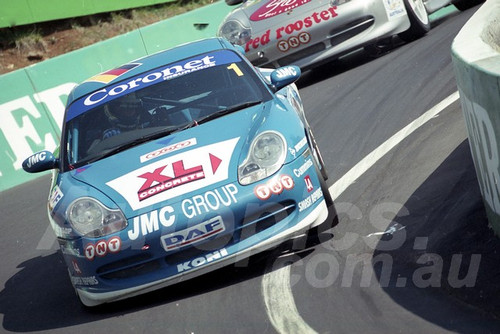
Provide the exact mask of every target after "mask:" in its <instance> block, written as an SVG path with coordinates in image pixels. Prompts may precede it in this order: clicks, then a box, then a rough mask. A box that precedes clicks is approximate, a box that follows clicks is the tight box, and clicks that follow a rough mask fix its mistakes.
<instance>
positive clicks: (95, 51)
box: [0, 1, 231, 191]
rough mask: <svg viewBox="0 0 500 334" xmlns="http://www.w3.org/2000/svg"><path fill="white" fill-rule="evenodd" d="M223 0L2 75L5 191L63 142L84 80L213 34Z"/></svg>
mask: <svg viewBox="0 0 500 334" xmlns="http://www.w3.org/2000/svg"><path fill="white" fill-rule="evenodd" d="M230 10H231V7H229V6H227V5H226V4H225V2H224V1H219V2H216V3H214V4H212V5H209V6H205V7H202V8H200V9H197V10H195V11H192V12H188V13H185V14H182V15H179V16H176V17H173V18H171V19H168V20H165V21H162V22H158V23H156V24H153V25H150V26H147V27H144V28H140V29H138V30H135V31H133V32H130V33H127V34H125V35H121V36H118V37H115V38H112V39H109V40H106V41H103V42H100V43H97V44H94V45H92V46H89V47H86V48H83V49H80V50H77V51H73V52H70V53H68V54H65V55H62V56H59V57H56V58H53V59H49V60H46V61H44V62H41V63H38V64H36V65H33V66H30V67H27V68H24V69H21V70H17V71H14V72H11V73H7V74H4V75H1V76H0V92H1V94H0V191H2V190H6V189H9V188H11V187H14V186H16V185H18V184H21V183H23V182H26V181H29V180H31V179H33V178H35V177H38V176H39V175H37V174H28V173H25V172H24V171H23V170H22V168H21V163H22V161H23V160H24V159H25V158H26V157H28V156H29V155H31V154H33V153H35V152H37V151H40V150H44V149H47V150H53V149H54V148H55V147H56V145H57V144H58V142H59V138H60V132H61V126H62V118H63V114H64V106H65V103H66V100H67V95H68V93H69V92H70V90H71V89H72V88H73V87H74V86H75V85H76V84H77V83H79V82H82V81H84V80H85V79H87V78H89V77H91V76H92V75H95V74H97V73H100V72H103V71H105V70H108V69H110V68H113V67H116V66H119V65H121V64H124V63H127V62H129V61H131V60H133V59H136V58H139V57H142V56H145V55H147V54H151V53H155V52H157V51H160V50H163V49H166V48H169V47H173V46H175V45H178V44H180V43H185V42H189V41H193V40H197V39H201V38H206V37H213V36H215V34H216V31H217V28H218V26H219V23H220V22H221V21H222V19H223V18H224V16H225V15H226V14H227V13H228V12H229V11H230Z"/></svg>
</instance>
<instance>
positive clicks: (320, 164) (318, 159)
mask: <svg viewBox="0 0 500 334" xmlns="http://www.w3.org/2000/svg"><path fill="white" fill-rule="evenodd" d="M309 138H310V141H311V144H312V147H313V149H314V152H313V156H314V162H315V164H316V165H317V166H316V167H317V169H318V170H319V174H318V175H321V176H322V178H323V180H324V181H326V180H328V171H327V170H326V167H325V161H324V160H323V156H322V155H321V152H320V151H319V147H318V144H317V143H316V139H315V138H314V135H313V133H312V131H311V128H309Z"/></svg>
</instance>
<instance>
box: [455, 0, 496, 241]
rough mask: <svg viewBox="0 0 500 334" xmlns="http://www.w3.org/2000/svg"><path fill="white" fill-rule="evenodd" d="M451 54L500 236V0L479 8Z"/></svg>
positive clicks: (478, 166) (486, 195)
mask: <svg viewBox="0 0 500 334" xmlns="http://www.w3.org/2000/svg"><path fill="white" fill-rule="evenodd" d="M451 53H452V59H453V66H454V70H455V77H456V81H457V86H458V90H459V92H460V100H461V103H462V111H463V115H464V118H465V123H466V126H467V132H468V136H469V144H470V148H471V152H472V157H473V160H474V166H475V168H476V174H477V177H478V181H479V186H480V188H481V194H482V197H483V201H484V203H485V207H486V214H487V216H488V221H489V223H490V225H491V227H492V228H493V229H494V230H495V233H496V234H497V235H500V150H499V143H500V0H487V1H486V2H485V4H484V5H483V6H482V7H481V8H479V10H478V11H477V12H476V13H475V14H474V16H473V17H472V18H471V19H470V20H469V21H468V22H467V23H466V24H465V26H464V27H463V28H462V30H461V31H460V33H459V34H458V35H457V36H456V37H455V39H454V41H453V45H452V52H451Z"/></svg>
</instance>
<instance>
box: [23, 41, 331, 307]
mask: <svg viewBox="0 0 500 334" xmlns="http://www.w3.org/2000/svg"><path fill="white" fill-rule="evenodd" d="M299 76H300V69H299V68H298V67H296V66H287V67H282V68H279V69H276V70H265V69H257V68H255V67H253V66H252V65H251V64H250V62H249V61H248V60H247V59H246V58H245V57H244V55H242V53H241V52H240V48H238V47H234V46H232V45H231V44H230V43H229V42H227V41H226V40H224V39H220V38H211V39H206V40H201V41H197V42H193V43H189V44H185V45H182V46H178V47H176V48H173V49H170V50H167V51H163V52H159V53H156V54H154V55H150V56H147V57H144V58H142V59H138V60H136V61H133V62H131V63H129V64H126V65H124V66H121V67H119V68H116V69H113V70H110V71H107V72H105V73H101V74H99V75H96V76H94V77H92V78H90V79H88V80H87V81H85V82H84V83H82V84H80V85H79V86H77V87H75V88H74V89H73V91H72V92H71V93H70V95H69V97H68V102H67V107H66V112H65V116H64V125H63V130H62V136H61V143H60V147H59V148H58V149H57V150H56V151H55V152H53V153H52V152H49V151H42V152H38V153H36V154H34V155H32V156H30V157H29V158H27V159H26V160H25V161H24V163H23V168H24V169H25V170H26V171H27V172H31V173H35V172H41V171H45V170H50V169H53V179H52V185H51V188H50V193H49V198H48V212H49V220H50V223H51V225H52V227H53V229H54V231H55V233H56V235H57V238H58V241H59V244H60V249H61V252H62V254H63V256H64V259H65V261H66V264H67V266H68V269H69V274H70V278H71V282H72V283H73V286H74V287H75V289H76V292H77V294H78V296H79V298H80V300H81V302H82V303H83V304H84V305H87V306H95V305H98V304H102V303H106V302H112V301H115V300H119V299H124V298H127V297H131V296H134V295H138V294H142V293H145V292H147V291H151V290H154V289H158V288H160V287H164V286H167V285H170V284H174V283H176V282H179V281H180V280H185V279H188V278H191V277H194V276H198V275H200V274H203V273H205V272H208V271H211V270H214V269H216V268H219V267H221V266H223V265H227V264H230V263H234V262H236V261H238V260H241V259H242V258H244V257H248V256H250V255H252V254H255V253H257V252H261V251H263V250H266V249H269V248H271V247H274V246H276V245H277V244H278V243H281V242H283V241H285V240H287V239H289V238H291V237H292V236H294V235H297V234H300V233H304V232H305V231H307V230H308V229H310V228H311V227H315V226H318V225H320V224H321V223H322V222H324V221H325V220H326V218H327V215H328V205H329V204H330V202H331V198H330V197H329V194H328V189H327V187H326V182H325V180H326V178H327V173H326V171H325V168H324V165H323V161H322V159H321V156H320V153H319V150H318V148H317V145H316V143H315V141H314V138H313V136H312V132H311V130H310V128H309V125H308V123H307V121H306V118H305V116H304V111H303V107H302V102H301V100H300V97H299V94H298V90H297V88H296V86H295V84H294V82H295V81H296V80H297V79H298V78H299Z"/></svg>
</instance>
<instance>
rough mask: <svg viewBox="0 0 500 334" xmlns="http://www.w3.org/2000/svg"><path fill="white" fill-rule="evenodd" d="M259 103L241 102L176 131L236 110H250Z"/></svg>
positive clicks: (259, 102)
mask: <svg viewBox="0 0 500 334" xmlns="http://www.w3.org/2000/svg"><path fill="white" fill-rule="evenodd" d="M261 103H262V101H249V102H243V103H240V104H235V105H234V106H231V107H229V108H226V109H222V110H219V111H216V112H214V113H212V114H210V115H206V116H203V117H202V118H199V119H195V120H193V121H192V122H190V123H188V124H187V125H185V126H183V127H182V128H179V129H178V130H177V131H183V130H186V129H189V128H192V127H193V126H197V125H199V124H202V123H206V122H208V121H211V120H213V119H216V118H219V117H222V116H224V115H227V114H230V113H233V112H236V111H238V110H242V109H246V108H250V107H253V106H255V105H257V104H261Z"/></svg>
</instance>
